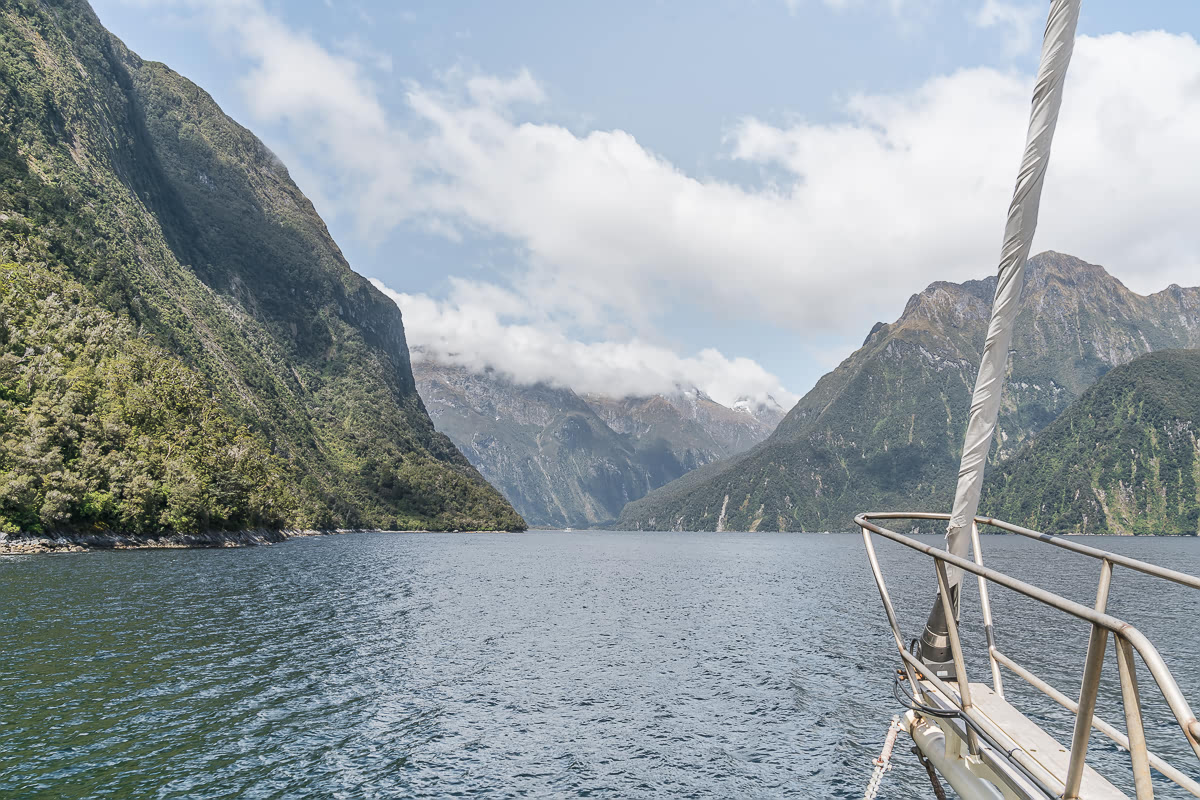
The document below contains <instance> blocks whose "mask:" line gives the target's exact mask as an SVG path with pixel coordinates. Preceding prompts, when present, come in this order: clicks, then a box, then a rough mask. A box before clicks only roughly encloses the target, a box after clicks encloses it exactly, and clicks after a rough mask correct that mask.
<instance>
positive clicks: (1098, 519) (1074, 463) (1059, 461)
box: [980, 350, 1200, 535]
mask: <svg viewBox="0 0 1200 800" xmlns="http://www.w3.org/2000/svg"><path fill="white" fill-rule="evenodd" d="M1198 433H1200V350H1165V351H1163V352H1160V353H1151V354H1149V355H1144V356H1142V357H1140V358H1137V359H1134V360H1133V361H1131V362H1130V363H1128V364H1125V365H1123V366H1120V367H1117V368H1116V369H1114V370H1112V371H1111V372H1109V373H1108V374H1107V375H1105V376H1104V377H1103V378H1101V379H1100V380H1099V381H1097V382H1096V384H1095V385H1094V386H1092V387H1091V388H1089V389H1088V390H1087V391H1086V392H1084V393H1083V396H1082V397H1080V398H1079V399H1078V400H1076V401H1075V402H1074V403H1072V404H1071V405H1070V407H1069V408H1067V410H1066V411H1064V412H1063V413H1062V414H1061V415H1060V416H1059V417H1058V419H1056V420H1054V422H1052V423H1051V424H1050V425H1049V426H1048V427H1047V428H1046V430H1044V431H1042V432H1041V433H1040V434H1038V436H1037V437H1036V438H1035V439H1034V440H1033V441H1032V442H1031V443H1030V444H1029V446H1028V447H1025V448H1023V449H1022V450H1021V451H1020V452H1018V453H1017V454H1016V455H1015V456H1013V457H1012V458H1010V459H1009V460H1007V461H1006V462H1004V464H1003V465H1002V466H1001V467H1000V468H999V469H998V470H996V472H995V474H993V475H991V476H989V477H988V480H987V482H986V483H985V485H984V495H983V500H982V503H981V505H980V507H981V508H982V509H983V511H984V513H986V514H988V515H989V516H993V517H996V518H998V519H1003V520H1006V521H1009V522H1014V523H1016V524H1018V525H1025V526H1027V527H1032V528H1036V529H1037V530H1044V531H1047V532H1051V533H1133V534H1193V535H1194V534H1198V533H1200V490H1198V487H1200V451H1198V449H1197V448H1198V447H1200V441H1198V440H1197V435H1198Z"/></svg>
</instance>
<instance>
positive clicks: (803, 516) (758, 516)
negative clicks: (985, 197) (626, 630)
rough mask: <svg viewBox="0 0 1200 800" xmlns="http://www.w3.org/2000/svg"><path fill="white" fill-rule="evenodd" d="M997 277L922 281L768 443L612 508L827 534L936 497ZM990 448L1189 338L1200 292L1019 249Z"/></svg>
mask: <svg viewBox="0 0 1200 800" xmlns="http://www.w3.org/2000/svg"><path fill="white" fill-rule="evenodd" d="M994 291H995V279H994V278H989V279H987V280H983V281H968V282H967V283H964V284H962V285H958V284H952V283H942V282H939V283H934V284H932V285H931V286H929V288H927V289H926V290H925V291H924V292H921V293H920V294H918V295H914V296H913V297H912V299H911V300H910V301H909V303H908V305H907V307H906V308H905V310H904V313H903V314H902V315H901V316H900V318H899V319H898V320H897V321H896V322H894V323H892V324H890V325H887V324H884V323H879V324H877V325H876V326H875V327H874V328H873V329H872V331H871V333H870V334H869V335H868V336H867V339H866V341H865V342H864V343H863V346H862V347H861V348H860V349H859V350H858V351H857V352H855V353H854V354H853V355H851V356H850V357H849V358H847V359H846V360H845V361H844V362H842V364H840V365H839V366H838V367H837V368H836V369H835V370H833V371H832V372H830V373H829V374H827V375H825V376H824V377H823V378H822V379H821V380H820V381H818V382H817V385H816V386H815V387H814V388H813V389H812V391H810V392H809V393H808V394H807V395H805V396H804V397H803V398H802V399H801V400H800V402H799V403H797V405H796V407H795V408H793V409H792V410H791V411H790V412H789V413H788V415H787V417H786V418H785V419H784V420H783V422H781V423H780V424H779V427H778V428H777V429H776V430H775V432H774V433H773V434H772V435H771V437H770V438H769V439H767V440H766V441H765V442H763V443H762V444H761V445H758V446H757V447H756V448H754V449H753V450H751V451H749V452H748V453H747V454H745V455H744V456H741V457H739V458H735V459H731V460H730V461H728V462H725V463H723V464H719V465H715V466H714V467H710V468H708V469H706V470H700V471H697V472H695V473H692V474H689V475H687V476H685V477H684V478H683V479H682V480H680V481H678V482H676V483H673V484H669V485H668V486H665V487H663V488H662V489H659V490H657V491H655V492H653V493H652V494H650V495H648V496H647V497H645V498H643V499H642V500H640V501H637V502H634V503H631V504H630V505H629V506H627V507H626V508H625V510H624V511H623V512H622V515H621V518H620V520H619V524H620V525H621V526H622V527H630V528H668V529H669V528H680V529H684V530H712V529H729V530H839V529H847V528H849V527H850V525H851V521H852V519H853V515H854V513H856V512H858V511H862V510H870V509H885V508H897V509H905V508H948V507H949V503H950V500H951V495H952V492H953V486H954V480H955V475H956V473H957V468H958V457H959V453H960V450H961V447H962V435H963V431H964V430H965V426H966V413H967V408H968V404H969V400H970V393H971V389H972V388H973V386H974V382H975V370H976V365H977V364H978V363H979V356H980V352H981V349H982V347H983V340H984V336H985V333H986V324H987V319H988V315H989V311H990V306H991V299H992V295H993V293H994ZM1022 306H1023V308H1022V311H1021V313H1020V315H1019V317H1018V320H1017V329H1016V336H1015V339H1014V344H1013V353H1012V357H1011V361H1010V379H1009V383H1008V386H1007V388H1006V392H1005V398H1004V403H1003V406H1002V408H1001V417H1000V425H999V432H998V435H997V437H996V443H995V445H994V450H993V456H992V457H993V460H994V461H995V460H1002V459H1003V458H1006V457H1007V456H1009V455H1011V454H1012V453H1013V452H1014V451H1015V450H1016V449H1017V448H1018V447H1019V446H1020V445H1021V443H1022V442H1024V441H1025V440H1027V439H1028V438H1029V437H1030V436H1031V435H1033V434H1034V433H1036V432H1038V431H1040V430H1041V429H1042V428H1044V427H1045V426H1046V425H1047V424H1049V423H1050V422H1051V421H1052V420H1053V419H1054V418H1055V417H1056V416H1058V414H1059V413H1061V412H1062V411H1063V410H1064V409H1065V408H1066V407H1067V405H1068V404H1069V403H1070V402H1071V401H1072V400H1074V399H1075V398H1076V397H1078V396H1079V395H1080V394H1081V393H1082V392H1083V391H1084V389H1086V388H1087V387H1088V386H1090V385H1091V384H1092V383H1094V382H1095V381H1096V380H1097V379H1098V378H1099V377H1100V376H1101V375H1103V374H1104V373H1105V372H1106V371H1107V370H1109V369H1110V368H1112V367H1114V366H1117V365H1119V364H1122V363H1125V362H1128V361H1130V360H1132V359H1133V358H1135V357H1137V356H1138V355H1141V354H1143V353H1146V352H1150V351H1153V350H1159V349H1164V348H1171V347H1196V346H1198V345H1200V289H1181V288H1180V287H1177V286H1172V287H1170V288H1168V289H1166V290H1164V291H1162V292H1158V293H1157V294H1154V295H1151V296H1149V297H1142V296H1140V295H1136V294H1134V293H1133V292H1130V291H1129V290H1128V289H1126V288H1125V287H1124V286H1123V285H1122V284H1121V283H1120V281H1118V280H1116V279H1115V278H1113V277H1112V276H1110V275H1108V273H1107V272H1105V271H1104V269H1103V268H1102V267H1098V266H1095V265H1092V264H1087V263H1084V262H1083V261H1080V260H1078V259H1075V258H1072V257H1070V256H1065V255H1061V254H1058V253H1043V254H1041V255H1039V256H1036V257H1034V258H1033V259H1031V260H1030V265H1029V270H1028V272H1027V277H1026V287H1025V294H1024V298H1023V300H1022Z"/></svg>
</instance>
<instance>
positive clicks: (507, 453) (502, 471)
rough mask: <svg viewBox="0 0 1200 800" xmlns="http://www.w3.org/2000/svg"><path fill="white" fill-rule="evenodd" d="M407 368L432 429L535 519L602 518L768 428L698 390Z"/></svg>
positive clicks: (426, 365) (591, 521) (423, 364)
mask: <svg viewBox="0 0 1200 800" xmlns="http://www.w3.org/2000/svg"><path fill="white" fill-rule="evenodd" d="M413 373H414V375H415V377H416V380H417V389H418V390H419V391H420V393H421V397H422V398H423V399H424V401H425V405H426V407H427V408H428V409H429V413H430V416H431V417H432V418H433V421H434V425H435V426H436V427H437V429H438V430H439V431H441V432H442V433H445V434H446V435H447V436H449V437H450V439H451V440H452V441H453V442H454V443H455V444H456V445H458V447H459V448H460V449H461V450H462V452H463V453H464V454H465V455H466V456H467V458H468V459H470V461H471V463H472V464H474V465H475V466H476V467H478V468H479V470H480V472H482V473H483V475H484V476H485V477H486V478H487V479H488V480H489V481H491V482H492V483H493V484H494V485H495V486H496V487H498V488H499V489H500V490H501V491H502V492H503V493H504V495H505V496H506V497H507V498H508V499H509V500H510V501H511V502H512V504H513V505H514V506H515V507H516V508H517V510H518V511H519V512H520V513H521V515H522V516H523V517H524V518H525V519H526V520H527V521H528V522H529V523H530V524H531V525H540V526H546V527H567V526H570V527H584V526H588V525H595V524H597V523H604V522H608V521H610V520H613V519H615V518H616V516H617V514H619V513H620V511H621V509H622V508H623V507H624V506H625V504H626V503H628V502H629V501H630V500H634V499H637V498H639V497H641V496H643V495H644V494H646V492H648V491H650V490H651V489H654V488H656V487H658V486H662V485H663V484H665V483H668V482H670V481H672V480H674V479H675V478H678V477H679V476H680V475H683V474H684V473H685V472H687V471H688V470H690V469H693V468H695V467H696V466H697V465H700V464H705V463H708V462H710V461H713V460H716V459H718V458H721V457H723V456H725V455H727V454H728V453H730V452H736V450H738V449H745V448H746V447H749V446H750V445H752V444H754V443H756V442H758V441H761V440H762V439H764V438H766V436H767V434H769V433H770V428H768V427H767V425H766V424H765V423H763V422H760V421H759V420H758V419H757V418H755V417H754V416H752V415H751V414H750V413H748V412H742V411H734V410H733V409H729V408H725V407H724V406H721V405H719V404H718V403H715V402H713V401H712V400H711V399H709V398H707V397H705V396H704V395H703V394H702V393H699V392H694V391H693V392H690V393H679V395H678V396H675V397H665V396H655V397H649V398H632V399H622V400H617V399H612V398H606V397H601V396H591V395H589V396H588V397H587V398H586V399H584V398H580V397H579V396H578V395H576V394H575V393H574V392H572V391H571V390H570V389H558V388H554V387H550V386H546V385H544V384H538V385H533V386H525V385H519V384H514V383H513V382H511V381H508V380H506V379H504V378H502V377H501V376H499V375H497V374H496V373H495V372H487V373H484V374H479V373H473V372H470V371H468V370H466V369H463V368H461V367H454V366H449V365H445V364H440V363H437V362H435V361H433V360H432V359H429V358H422V359H420V360H418V361H416V362H415V363H414V365H413ZM763 413H764V414H769V410H764V412H763Z"/></svg>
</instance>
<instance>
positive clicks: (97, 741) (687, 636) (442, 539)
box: [0, 532, 1200, 798]
mask: <svg viewBox="0 0 1200 800" xmlns="http://www.w3.org/2000/svg"><path fill="white" fill-rule="evenodd" d="M930 541H936V539H935V538H933V537H930ZM1088 543H1089V544H1099V545H1100V546H1102V547H1106V548H1111V549H1114V550H1117V551H1119V552H1124V553H1129V554H1132V555H1135V556H1137V557H1140V558H1145V559H1147V560H1150V561H1154V562H1156V563H1160V564H1165V565H1169V566H1173V567H1176V568H1178V569H1183V570H1185V571H1189V572H1192V573H1197V572H1200V541H1197V540H1196V539H1187V540H1183V539H1158V540H1147V539H1138V540H1133V539H1118V538H1105V539H1103V540H1097V539H1090V540H1088ZM880 547H881V557H882V558H883V559H884V564H885V570H886V572H885V574H886V575H887V576H888V577H889V581H890V582H891V584H892V590H893V597H894V599H895V601H896V603H897V605H898V606H899V607H901V608H902V609H907V611H906V613H905V615H904V616H905V618H904V620H903V622H904V623H905V624H906V625H907V628H908V631H910V632H911V633H910V635H916V634H917V632H918V631H919V623H920V622H923V619H924V614H925V612H926V611H927V610H928V606H929V603H930V601H931V600H932V593H931V591H930V585H931V582H932V575H933V573H932V569H931V567H930V566H929V564H928V563H927V562H926V561H925V560H924V558H923V557H920V556H917V555H916V554H912V553H910V552H908V551H901V550H900V549H899V548H897V547H895V546H891V545H889V546H883V545H881V546H880ZM984 552H985V554H986V555H987V557H988V562H989V566H996V567H999V568H1009V569H1011V570H1013V571H1014V572H1016V573H1017V574H1018V575H1019V576H1021V577H1025V578H1028V579H1033V580H1035V581H1037V582H1040V583H1041V584H1043V585H1045V586H1047V587H1048V588H1052V589H1056V590H1059V591H1063V592H1065V593H1067V594H1068V595H1069V596H1071V597H1073V598H1075V599H1079V600H1082V601H1084V602H1087V603H1089V604H1090V603H1091V602H1092V601H1093V600H1094V596H1095V588H1094V586H1095V580H1096V575H1097V571H1098V568H1097V566H1096V564H1095V562H1092V561H1089V560H1079V561H1077V560H1075V558H1074V557H1073V556H1070V555H1069V554H1066V553H1063V552H1061V551H1057V550H1054V549H1052V548H1047V547H1045V546H1042V545H1038V544H1036V543H1033V542H1029V541H1026V540H1021V539H1017V538H1015V537H987V538H985V540H984ZM969 586H970V585H969V584H968V588H969ZM993 591H994V603H995V604H996V605H997V606H998V612H999V613H998V621H997V628H998V633H997V635H998V638H999V644H1000V646H1001V648H1002V649H1004V650H1006V651H1008V652H1010V653H1011V654H1012V655H1013V656H1014V657H1016V658H1018V659H1019V660H1022V661H1024V662H1026V663H1029V664H1031V665H1033V666H1034V667H1035V669H1037V670H1038V671H1039V673H1040V674H1042V675H1043V676H1044V677H1046V678H1047V679H1049V680H1050V681H1051V682H1052V683H1054V684H1056V685H1057V686H1058V687H1059V688H1060V689H1062V690H1063V691H1066V692H1067V693H1069V694H1070V693H1075V692H1077V691H1078V684H1079V675H1080V672H1081V669H1082V652H1083V649H1084V647H1085V646H1086V634H1087V631H1086V629H1084V628H1083V627H1082V626H1080V625H1078V624H1076V623H1074V622H1073V621H1071V620H1070V619H1069V618H1066V617H1063V616H1060V615H1055V616H1048V615H1046V614H1042V613H1040V612H1039V611H1038V610H1037V609H1035V608H1033V607H1032V606H1031V605H1030V604H1028V603H1025V602H1023V601H1021V600H1020V599H1019V598H1013V597H1012V596H1011V595H1007V594H1005V593H1004V592H1003V590H993ZM1190 595H1191V596H1189V593H1188V592H1185V591H1183V590H1181V589H1177V588H1173V587H1169V586H1165V587H1162V588H1160V587H1159V586H1158V585H1156V584H1152V583H1150V582H1149V581H1147V580H1145V579H1140V578H1139V577H1138V576H1136V575H1134V574H1132V573H1129V572H1125V571H1122V570H1120V569H1118V571H1117V574H1116V577H1115V580H1114V595H1113V600H1112V601H1111V603H1110V611H1111V612H1112V613H1115V614H1117V615H1119V616H1123V617H1125V618H1127V619H1128V620H1129V621H1131V622H1133V623H1134V624H1136V625H1138V626H1139V627H1141V628H1142V629H1143V630H1144V631H1145V632H1147V633H1148V634H1149V635H1150V636H1151V638H1153V639H1155V641H1156V644H1158V645H1159V648H1160V650H1161V651H1162V652H1163V654H1164V656H1165V657H1166V658H1167V660H1168V663H1169V664H1170V665H1171V667H1172V669H1173V670H1174V672H1175V675H1176V677H1177V679H1178V680H1179V682H1180V684H1181V685H1182V687H1183V690H1184V693H1185V695H1186V696H1187V697H1188V698H1189V700H1190V701H1191V702H1192V703H1193V705H1197V706H1200V602H1198V601H1200V593H1195V592H1192V593H1190ZM974 599H975V595H974V593H973V591H969V592H968V593H967V595H966V597H965V599H964V608H965V609H967V610H966V611H965V623H966V624H968V625H972V626H975V625H977V623H978V613H977V612H976V611H975V610H974V609H972V608H971V607H970V606H971V603H972V602H973V601H974ZM980 639H981V636H980V635H979V634H978V633H976V632H974V630H972V631H971V635H970V636H969V638H968V642H969V643H978V642H979V641H980ZM891 648H893V645H892V643H891V637H890V633H889V632H888V630H887V628H886V626H885V622H884V617H883V613H882V609H881V606H880V603H879V598H878V595H877V594H876V592H875V588H874V584H873V582H872V581H871V579H870V575H869V572H868V570H867V566H866V559H865V557H864V555H863V547H862V540H861V538H860V537H858V536H851V535H805V534H799V535H791V534H736V533H732V534H669V533H654V534H641V533H601V532H583V533H558V532H544V533H543V532H535V533H529V534H522V535H504V534H497V535H491V534H457V535H456V534H447V535H441V534H357V535H353V536H335V537H326V538H315V539H301V540H294V541H290V542H287V543H284V544H281V545H275V546H272V547H262V548H252V549H245V550H207V551H206V550H173V551H133V552H115V553H89V554H68V555H57V556H43V557H32V558H30V557H0V692H2V694H0V796H3V797H20V798H25V797H28V798H41V797H44V798H60V797H61V798H141V797H147V798H168V797H171V798H184V797H187V798H193V797H195V798H216V797H244V798H275V797H278V798H292V797H297V798H298V797H314V798H316V797H321V798H324V797H329V798H342V797H344V798H359V797H365V798H377V797H378V798H382V797H449V796H465V795H470V796H488V797H661V796H674V797H697V798H700V797H704V798H730V797H803V798H810V797H811V798H823V797H846V798H855V797H861V796H862V792H863V789H864V787H865V785H866V781H867V778H868V776H869V773H870V770H871V761H872V759H873V758H874V757H875V756H876V755H877V754H878V751H879V747H880V744H881V743H882V739H883V735H884V733H885V731H886V728H887V724H888V721H889V719H890V718H891V716H892V714H894V713H896V712H897V711H898V705H897V703H896V702H895V701H894V700H893V699H892V694H891V677H890V671H891V669H892V668H893V666H894V664H895V661H896V659H895V658H894V657H893V656H892V655H891V652H890V649H891ZM1110 655H1111V650H1110ZM972 666H973V668H974V677H975V678H976V679H977V680H984V679H985V677H986V675H985V672H986V670H985V668H983V667H982V666H981V665H980V662H979V661H978V660H976V661H975V662H973V663H972ZM1105 668H1106V670H1108V672H1109V675H1110V679H1109V683H1108V685H1107V690H1108V692H1109V694H1110V695H1112V696H1116V695H1115V694H1114V688H1113V687H1114V686H1115V680H1114V679H1113V678H1112V677H1111V676H1115V667H1114V666H1113V664H1112V662H1111V658H1110V659H1109V662H1108V663H1106V665H1105ZM1142 679H1143V693H1144V694H1146V695H1149V694H1151V693H1152V692H1153V688H1154V687H1153V683H1152V682H1151V681H1150V679H1149V676H1148V675H1146V674H1145V672H1144V671H1143V672H1142ZM1010 684H1012V685H1013V686H1012V688H1011V689H1010V690H1009V693H1010V697H1011V696H1016V697H1018V698H1020V697H1023V696H1028V694H1027V693H1023V692H1022V691H1021V690H1019V689H1018V688H1017V687H1016V686H1015V684H1016V679H1015V678H1010ZM1028 708H1029V709H1030V712H1029V713H1030V715H1031V716H1036V717H1037V718H1038V719H1039V721H1042V722H1044V723H1046V724H1047V725H1049V726H1050V727H1052V728H1054V726H1056V725H1057V726H1059V727H1058V728H1057V729H1056V730H1055V732H1056V733H1059V732H1060V731H1063V730H1064V728H1063V727H1062V726H1064V725H1067V724H1068V723H1067V720H1066V718H1065V717H1064V716H1063V715H1062V714H1059V713H1057V712H1055V711H1054V710H1053V708H1054V707H1052V706H1051V705H1050V704H1049V703H1048V702H1047V701H1042V702H1034V703H1032V704H1031V705H1029V706H1028ZM1101 713H1102V715H1105V716H1107V717H1108V718H1110V719H1112V720H1113V721H1119V720H1120V718H1121V716H1120V710H1119V706H1117V705H1114V704H1113V703H1112V702H1109V703H1108V704H1107V705H1104V706H1102V708H1101ZM1122 727H1123V726H1122ZM1176 730H1177V729H1176ZM1170 733H1171V731H1170V728H1169V727H1163V728H1162V729H1161V730H1160V729H1155V730H1152V731H1151V735H1152V739H1151V745H1152V747H1156V748H1157V749H1158V750H1159V751H1160V752H1163V753H1164V755H1168V756H1169V757H1171V758H1172V760H1173V761H1174V762H1175V763H1177V764H1178V765H1181V766H1183V767H1184V768H1185V769H1187V770H1188V771H1189V772H1191V773H1192V774H1197V773H1200V769H1197V767H1196V763H1197V762H1196V760H1195V758H1194V757H1192V756H1190V754H1189V752H1188V751H1187V749H1186V745H1185V744H1183V743H1182V739H1180V738H1179V735H1178V734H1177V733H1176V734H1175V736H1173V737H1172V736H1170V735H1169V734H1170ZM1067 735H1068V734H1066V733H1060V740H1065V739H1066V736H1067ZM1092 741H1093V748H1094V749H1095V751H1096V752H1097V754H1098V756H1099V757H1100V759H1101V762H1100V763H1101V766H1102V767H1103V768H1104V769H1106V770H1107V771H1109V772H1110V773H1111V774H1113V775H1121V774H1122V767H1123V765H1124V764H1125V763H1126V761H1125V760H1124V759H1125V757H1124V756H1123V755H1122V754H1119V753H1118V752H1117V751H1116V750H1115V748H1112V747H1107V746H1105V744H1104V742H1105V741H1106V740H1102V739H1101V738H1100V737H1098V736H1097V737H1093V740H1092ZM901 745H902V746H901V747H900V748H898V751H897V752H898V756H897V765H896V769H895V770H894V771H893V772H892V773H891V774H889V775H888V776H887V777H886V778H885V780H884V792H883V794H882V796H883V797H885V798H889V797H890V798H906V797H928V796H931V794H930V791H929V786H928V783H927V781H926V778H925V776H924V772H923V771H922V770H921V769H920V768H919V767H918V766H917V764H916V763H915V760H914V759H913V757H912V756H911V755H910V754H909V753H908V744H907V743H906V742H905V740H904V739H902V740H901ZM1189 758H1190V761H1189V760H1188V759H1189ZM1160 791H1162V794H1160V796H1171V795H1170V794H1169V793H1167V791H1166V790H1165V789H1164V790H1160Z"/></svg>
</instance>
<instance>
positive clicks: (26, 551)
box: [0, 529, 339, 555]
mask: <svg viewBox="0 0 1200 800" xmlns="http://www.w3.org/2000/svg"><path fill="white" fill-rule="evenodd" d="M338 532H339V531H276V530H265V529H263V530H247V531H205V532H204V533H167V534H162V535H159V536H129V535H127V534H122V533H111V532H103V533H99V532H98V533H77V532H73V531H61V532H55V533H52V534H45V535H38V536H21V535H18V536H12V535H8V534H0V555H34V554H36V553H83V552H87V551H90V550H149V549H184V548H199V547H255V546H257V545H267V544H275V543H276V542H282V541H284V540H286V539H292V538H295V537H297V536H320V535H322V534H326V533H338Z"/></svg>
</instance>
